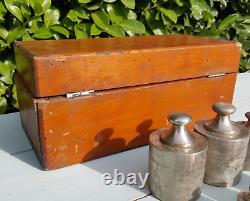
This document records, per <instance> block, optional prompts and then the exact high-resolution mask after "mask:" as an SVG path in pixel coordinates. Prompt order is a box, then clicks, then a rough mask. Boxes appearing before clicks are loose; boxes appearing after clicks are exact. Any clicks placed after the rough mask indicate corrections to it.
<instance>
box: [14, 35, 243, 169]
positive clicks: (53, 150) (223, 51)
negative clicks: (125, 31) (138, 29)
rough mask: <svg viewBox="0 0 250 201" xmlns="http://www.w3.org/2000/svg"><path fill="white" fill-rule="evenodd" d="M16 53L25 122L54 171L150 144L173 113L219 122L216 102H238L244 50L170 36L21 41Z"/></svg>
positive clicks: (226, 43)
mask: <svg viewBox="0 0 250 201" xmlns="http://www.w3.org/2000/svg"><path fill="white" fill-rule="evenodd" d="M63 46H64V48H62V47H63ZM15 53H16V61H17V69H18V70H17V75H16V84H17V89H18V100H19V104H20V113H21V119H22V124H23V127H24V129H25V131H26V133H27V135H28V136H29V138H30V140H31V142H32V144H33V146H34V148H35V150H36V153H37V156H38V158H39V159H40V161H41V162H42V165H43V167H44V169H47V170H49V169H56V168H60V167H64V166H67V165H71V164H75V163H80V162H84V161H88V160H91V159H95V158H99V157H103V156H106V155H109V154H113V153H118V152H121V151H124V150H128V149H132V148H136V147H139V146H143V145H146V144H147V143H148V136H149V133H150V132H152V131H153V130H154V129H158V128H161V127H164V126H165V125H166V122H165V116H166V115H167V114H168V113H169V112H179V111H181V112H187V113H189V114H191V115H192V116H193V118H194V120H197V119H206V118H210V117H212V116H213V114H212V113H211V109H210V108H211V105H212V104H213V103H214V102H218V101H226V102H231V101H232V97H233V91H234V85H235V79H236V75H237V70H238V65H239V55H240V46H239V45H237V44H235V43H233V42H230V41H224V40H215V39H208V38H200V37H193V36H183V35H170V36H149V37H130V38H112V39H85V40H66V41H64V40H62V41H35V42H19V43H18V44H17V45H16V46H15ZM224 55H227V59H224V57H223V56H224ZM214 75H216V76H214ZM219 75H220V76H219ZM89 90H91V91H92V90H94V93H87V92H86V91H89ZM78 91H84V92H83V93H81V94H82V96H79V97H74V92H78ZM67 95H68V97H73V98H67V97H66V96H67Z"/></svg>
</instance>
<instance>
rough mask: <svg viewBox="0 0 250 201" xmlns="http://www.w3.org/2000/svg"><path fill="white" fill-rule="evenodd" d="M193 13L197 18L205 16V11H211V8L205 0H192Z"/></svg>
mask: <svg viewBox="0 0 250 201" xmlns="http://www.w3.org/2000/svg"><path fill="white" fill-rule="evenodd" d="M190 3H191V11H192V15H193V16H194V18H195V19H196V20H199V19H201V18H202V17H203V13H204V12H206V11H210V8H209V6H208V4H207V2H206V1H205V0H190Z"/></svg>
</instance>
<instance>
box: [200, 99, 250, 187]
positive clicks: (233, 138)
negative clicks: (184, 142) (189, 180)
mask: <svg viewBox="0 0 250 201" xmlns="http://www.w3.org/2000/svg"><path fill="white" fill-rule="evenodd" d="M213 110H214V111H215V112H216V113H217V115H216V117H215V118H214V119H212V120H208V121H199V122H197V123H196V124H195V129H196V130H197V131H198V132H199V133H201V134H203V135H204V136H205V137H206V139H207V141H208V152H207V161H206V170H205V176H204V182H205V183H207V184H210V185H213V186H222V187H226V186H233V185H235V184H237V183H238V182H239V180H240V178H241V172H242V169H243V165H244V160H245V156H246V151H247V146H248V140H249V135H248V132H247V129H246V128H243V127H242V126H240V124H239V123H235V122H232V121H231V120H230V115H231V114H233V113H234V112H235V107H234V106H232V105H230V104H227V103H216V104H215V105H214V106H213Z"/></svg>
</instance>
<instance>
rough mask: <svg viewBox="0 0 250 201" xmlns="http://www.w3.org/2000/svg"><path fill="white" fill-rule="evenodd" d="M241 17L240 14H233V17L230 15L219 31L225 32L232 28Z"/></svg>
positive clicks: (224, 20)
mask: <svg viewBox="0 0 250 201" xmlns="http://www.w3.org/2000/svg"><path fill="white" fill-rule="evenodd" d="M239 17H240V16H239V15H238V14H233V15H229V16H228V17H226V18H225V19H223V20H222V21H221V23H220V24H219V26H218V29H219V30H220V31H224V30H225V29H227V28H228V27H229V26H231V25H232V24H233V23H235V22H236V20H238V19H239Z"/></svg>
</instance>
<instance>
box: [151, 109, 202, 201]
mask: <svg viewBox="0 0 250 201" xmlns="http://www.w3.org/2000/svg"><path fill="white" fill-rule="evenodd" d="M168 119H169V121H170V122H171V123H172V124H173V125H172V128H170V129H166V128H162V129H159V130H156V131H154V132H153V133H151V135H150V138H149V173H150V177H149V187H150V189H151V191H152V194H153V195H154V196H155V197H156V198H158V199H160V200H161V201H191V200H196V199H198V198H199V197H200V194H201V190H200V188H201V184H202V180H203V176H204V171H205V161H206V152H207V142H206V140H205V138H203V137H202V136H201V135H199V134H197V133H195V132H190V131H189V130H188V129H187V128H186V125H187V124H188V123H190V122H191V121H192V118H191V117H190V116H189V115H187V114H185V113H173V114H170V115H169V117H168Z"/></svg>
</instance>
